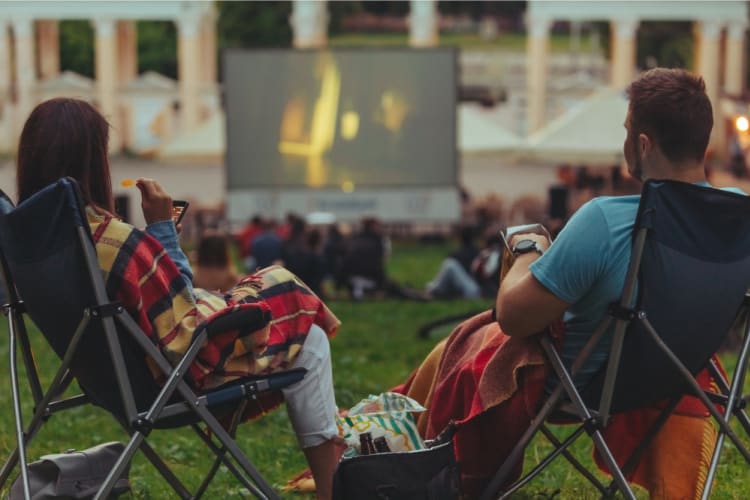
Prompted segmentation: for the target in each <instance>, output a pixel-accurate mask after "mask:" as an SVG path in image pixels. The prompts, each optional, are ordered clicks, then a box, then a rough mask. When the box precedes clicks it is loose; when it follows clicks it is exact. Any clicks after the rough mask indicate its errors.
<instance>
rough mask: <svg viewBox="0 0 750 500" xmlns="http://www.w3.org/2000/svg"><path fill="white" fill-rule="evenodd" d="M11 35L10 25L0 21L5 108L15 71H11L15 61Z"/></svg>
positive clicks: (1, 99)
mask: <svg viewBox="0 0 750 500" xmlns="http://www.w3.org/2000/svg"><path fill="white" fill-rule="evenodd" d="M9 35H10V33H9V32H8V24H7V23H6V22H5V21H0V103H2V105H3V107H5V105H6V104H7V102H8V99H9V98H10V87H11V83H12V82H11V75H12V74H13V70H12V69H11V67H10V65H11V61H13V59H12V57H11V54H10V48H11V45H10V36H9Z"/></svg>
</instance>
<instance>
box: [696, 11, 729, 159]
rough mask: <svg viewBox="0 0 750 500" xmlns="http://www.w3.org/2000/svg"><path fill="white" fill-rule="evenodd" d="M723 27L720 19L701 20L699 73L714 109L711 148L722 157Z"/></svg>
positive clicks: (724, 151) (724, 131) (723, 130)
mask: <svg viewBox="0 0 750 500" xmlns="http://www.w3.org/2000/svg"><path fill="white" fill-rule="evenodd" d="M721 29H722V26H721V24H720V23H719V22H718V21H713V20H710V21H701V22H700V25H699V32H700V39H701V40H700V45H699V50H698V52H699V53H698V64H699V65H698V66H697V71H696V72H697V73H698V74H699V75H701V76H702V77H703V81H704V82H706V95H708V98H709V99H710V100H711V104H712V106H713V110H714V129H713V132H712V133H711V142H710V143H709V148H710V149H711V150H712V151H713V152H714V154H715V155H716V156H718V157H720V158H723V157H724V156H726V153H727V152H726V143H727V141H726V137H725V136H724V135H725V133H726V126H725V124H724V117H723V114H722V113H721V103H720V102H719V98H720V92H719V90H720V89H719V77H720V75H719V67H720V65H719V59H720V58H721Z"/></svg>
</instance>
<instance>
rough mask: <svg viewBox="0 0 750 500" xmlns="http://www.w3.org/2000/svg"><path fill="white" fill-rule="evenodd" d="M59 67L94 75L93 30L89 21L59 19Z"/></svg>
mask: <svg viewBox="0 0 750 500" xmlns="http://www.w3.org/2000/svg"><path fill="white" fill-rule="evenodd" d="M59 30H60V69H62V70H70V71H75V72H76V73H79V74H81V75H84V76H88V77H89V78H93V77H94V30H93V28H92V27H91V23H90V22H89V21H78V20H76V21H60V25H59Z"/></svg>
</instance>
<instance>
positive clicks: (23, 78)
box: [12, 18, 36, 133]
mask: <svg viewBox="0 0 750 500" xmlns="http://www.w3.org/2000/svg"><path fill="white" fill-rule="evenodd" d="M12 22H13V37H14V42H15V63H16V82H15V84H16V87H15V90H16V119H15V123H16V132H19V133H20V131H21V129H22V128H23V124H24V123H25V122H26V118H27V117H28V116H29V113H30V112H31V109H32V108H33V107H34V96H33V91H34V85H35V83H36V65H35V64H34V23H33V21H32V20H31V19H30V18H18V19H13V21H12Z"/></svg>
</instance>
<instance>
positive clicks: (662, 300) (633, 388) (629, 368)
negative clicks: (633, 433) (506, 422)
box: [584, 181, 750, 412]
mask: <svg viewBox="0 0 750 500" xmlns="http://www.w3.org/2000/svg"><path fill="white" fill-rule="evenodd" d="M641 231H646V233H645V234H646V238H645V244H644V246H643V250H642V253H641V254H640V259H641V260H640V267H639V268H638V273H637V300H636V304H635V307H634V309H635V310H636V311H641V312H643V313H645V316H646V318H647V320H648V321H649V322H650V323H651V325H653V327H654V329H655V330H656V332H658V333H659V336H660V337H661V339H662V340H663V341H664V342H665V343H666V345H667V346H668V347H669V348H670V350H671V351H672V352H673V353H674V354H675V355H676V356H677V357H678V358H679V359H680V360H681V361H682V363H683V364H684V365H685V366H686V367H687V369H688V370H689V371H690V372H691V373H693V374H697V373H698V372H699V371H700V370H702V369H703V368H704V367H705V366H706V364H707V362H708V360H709V359H710V357H711V356H712V355H713V354H714V353H715V352H716V351H717V350H718V349H719V347H720V346H721V344H722V342H723V341H724V339H725V338H726V336H727V334H728V333H729V332H730V331H731V327H732V325H733V323H734V321H735V319H736V317H737V314H738V313H739V311H740V308H741V306H742V305H743V302H744V300H745V292H746V291H747V290H748V287H749V286H750V196H745V195H742V194H738V193H733V192H728V191H723V190H718V189H713V188H709V187H702V186H698V185H694V184H687V183H682V182H676V181H648V182H646V183H645V184H644V187H643V192H642V195H641V201H640V206H639V209H638V217H637V219H636V222H635V226H634V229H633V234H634V240H637V238H636V235H637V234H638V233H639V232H641ZM636 247H637V245H634V249H633V256H632V257H631V258H632V259H635V258H637V257H638V253H639V252H638V248H636ZM626 287H627V284H626ZM604 377H605V374H604V370H603V371H602V372H601V373H600V374H599V375H598V376H597V377H595V379H594V380H593V381H592V383H591V384H589V386H588V387H587V389H586V390H585V391H584V399H586V400H587V402H588V403H589V404H592V405H594V406H595V405H596V402H598V397H599V395H600V394H601V391H602V387H603V384H604ZM686 387H687V386H686V385H685V382H684V378H683V377H682V376H681V375H680V373H679V372H677V370H676V369H675V368H674V366H673V365H672V364H671V363H670V361H669V360H668V358H667V357H666V355H665V354H664V353H663V352H662V351H661V350H660V349H658V348H657V346H656V344H655V343H654V341H653V340H652V339H651V338H650V337H649V335H648V333H647V332H646V331H645V329H644V324H643V322H641V321H638V320H637V319H636V320H633V321H632V322H631V323H630V326H629V328H628V331H627V333H626V335H625V337H624V343H623V348H622V354H621V357H620V366H619V370H618V372H617V378H616V384H615V388H614V393H613V400H612V408H611V409H612V411H615V412H616V411H622V410H626V409H629V408H634V407H638V406H642V405H645V404H651V403H653V402H656V401H658V400H660V399H663V398H665V397H667V396H670V395H675V394H677V393H678V391H682V390H685V389H686Z"/></svg>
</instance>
